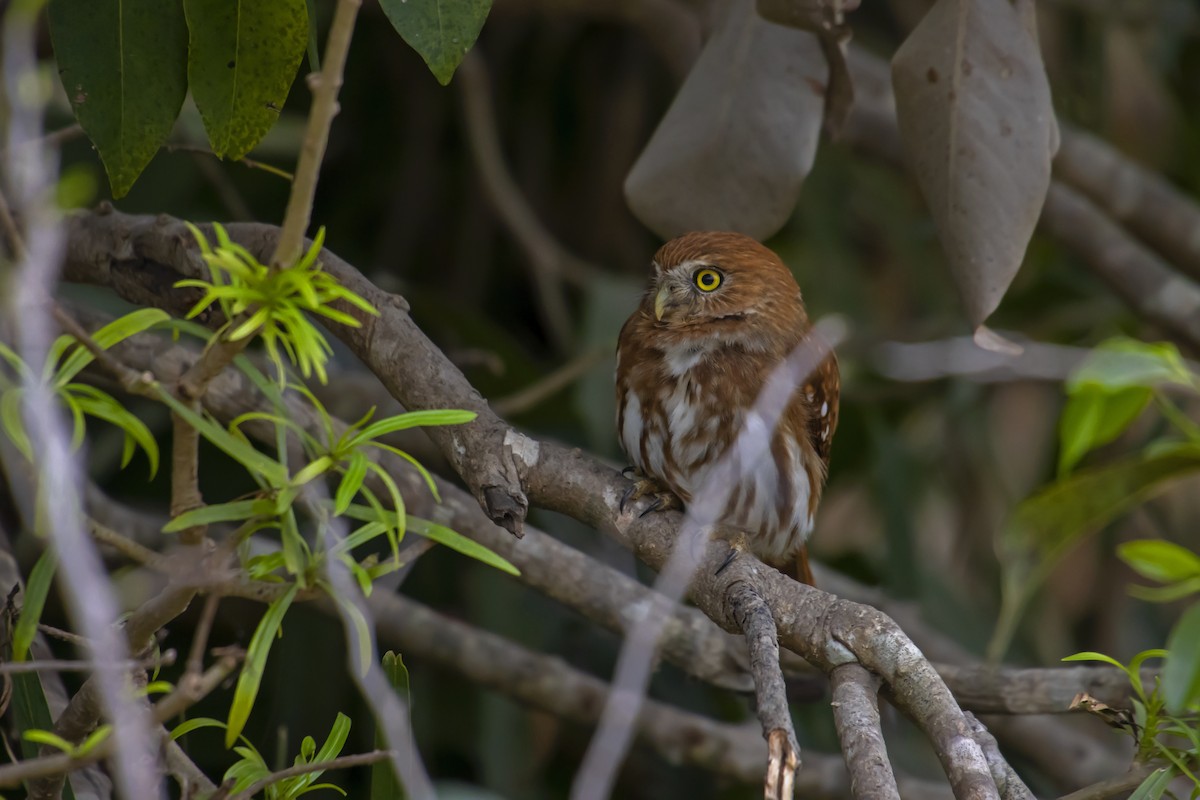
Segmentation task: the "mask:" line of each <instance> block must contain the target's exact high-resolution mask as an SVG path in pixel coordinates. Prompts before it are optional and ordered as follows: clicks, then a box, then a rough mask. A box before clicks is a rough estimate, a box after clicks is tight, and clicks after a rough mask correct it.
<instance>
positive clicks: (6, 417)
mask: <svg viewBox="0 0 1200 800" xmlns="http://www.w3.org/2000/svg"><path fill="white" fill-rule="evenodd" d="M24 394H25V390H24V389H22V388H21V387H20V386H14V387H12V388H11V389H7V390H6V391H5V392H4V393H3V394H0V427H3V428H4V432H5V433H6V434H8V440H9V441H10V442H12V443H13V447H15V448H17V450H18V451H20V453H21V455H23V456H25V458H27V459H29V460H30V461H32V460H33V447H32V445H30V443H29V436H28V435H26V433H25V420H24V419H23V418H22V417H21V399H22V398H23V397H24Z"/></svg>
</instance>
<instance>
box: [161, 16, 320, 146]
mask: <svg viewBox="0 0 1200 800" xmlns="http://www.w3.org/2000/svg"><path fill="white" fill-rule="evenodd" d="M183 8H184V11H185V12H186V14H187V24H188V31H189V33H190V38H189V42H188V65H187V66H188V69H187V72H188V83H189V85H190V86H191V89H192V97H193V98H194V99H195V101H196V107H197V108H199V109H200V117H201V118H202V119H203V120H204V128H205V130H207V131H208V140H209V142H210V143H211V144H212V149H213V152H214V153H216V154H217V155H219V156H222V157H224V158H230V159H238V158H241V157H242V156H244V155H246V153H248V152H250V149H251V148H253V147H254V146H255V145H256V144H258V142H259V141H260V140H261V139H262V137H263V136H264V135H266V133H267V131H269V130H270V129H271V127H272V126H273V125H274V124H275V122H276V120H278V119H279V112H280V110H281V109H282V108H283V104H284V101H286V100H287V96H288V90H289V89H290V88H291V86H292V81H293V80H294V79H295V77H296V68H297V67H298V66H299V65H300V58H301V57H302V56H303V55H304V50H305V47H306V46H307V44H308V5H307V4H306V2H305V0H271V2H264V0H184V2H183Z"/></svg>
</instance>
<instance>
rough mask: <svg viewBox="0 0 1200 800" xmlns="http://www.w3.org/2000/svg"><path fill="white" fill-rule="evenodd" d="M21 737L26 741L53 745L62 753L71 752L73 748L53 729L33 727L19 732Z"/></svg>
mask: <svg viewBox="0 0 1200 800" xmlns="http://www.w3.org/2000/svg"><path fill="white" fill-rule="evenodd" d="M21 738H23V739H24V740H25V741H27V742H34V743H36V744H44V745H49V746H50V747H53V748H55V749H56V750H61V751H63V752H64V753H72V752H74V750H75V745H74V744H72V743H71V742H69V741H67V740H66V739H64V738H63V737H61V736H59V735H58V734H57V733H54V732H53V731H43V730H38V729H36V728H33V729H30V730H27V731H25V733H23V734H21Z"/></svg>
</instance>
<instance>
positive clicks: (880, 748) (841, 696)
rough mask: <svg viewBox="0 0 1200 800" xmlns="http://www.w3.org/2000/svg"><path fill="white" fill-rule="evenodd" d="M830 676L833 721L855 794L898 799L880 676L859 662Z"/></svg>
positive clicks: (864, 798)
mask: <svg viewBox="0 0 1200 800" xmlns="http://www.w3.org/2000/svg"><path fill="white" fill-rule="evenodd" d="M829 678H830V680H831V681H832V683H833V722H834V725H835V726H836V727H837V732H838V739H839V740H840V741H841V743H842V756H843V757H844V758H845V760H846V769H847V770H848V771H849V772H850V788H851V791H852V793H853V795H854V797H855V798H856V800H894V798H897V797H899V792H900V790H899V789H898V788H897V787H896V777H895V775H893V774H892V764H891V761H890V760H888V755H887V746H886V745H885V744H884V741H883V729H882V727H881V725H880V721H879V699H878V698H879V679H878V678H876V677H875V676H873V675H872V674H871V673H869V672H867V671H866V670H865V669H863V668H862V666H861V665H859V664H855V663H850V664H843V665H841V666H840V667H835V668H834V670H833V672H831V673H830V674H829Z"/></svg>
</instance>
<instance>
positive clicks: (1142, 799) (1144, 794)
mask: <svg viewBox="0 0 1200 800" xmlns="http://www.w3.org/2000/svg"><path fill="white" fill-rule="evenodd" d="M1174 777H1175V770H1173V769H1170V768H1169V767H1162V768H1160V769H1156V770H1154V772H1151V773H1150V774H1149V775H1147V776H1146V780H1144V781H1142V783H1141V785H1140V786H1138V788H1137V789H1135V790H1134V792H1133V794H1131V795H1129V800H1159V798H1161V797H1162V796H1163V794H1164V793H1165V792H1166V791H1167V787H1169V786H1170V785H1171V780H1172V779H1173V778H1174Z"/></svg>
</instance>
